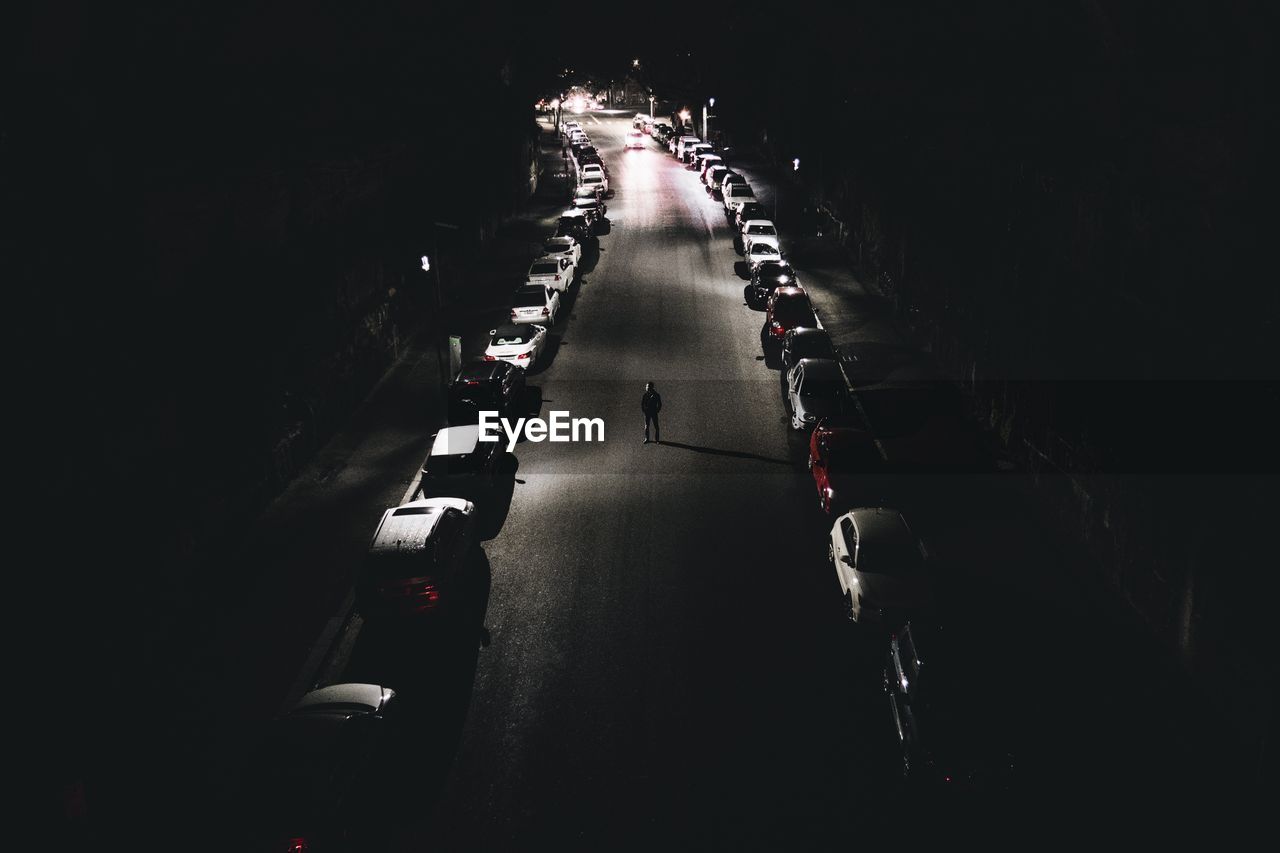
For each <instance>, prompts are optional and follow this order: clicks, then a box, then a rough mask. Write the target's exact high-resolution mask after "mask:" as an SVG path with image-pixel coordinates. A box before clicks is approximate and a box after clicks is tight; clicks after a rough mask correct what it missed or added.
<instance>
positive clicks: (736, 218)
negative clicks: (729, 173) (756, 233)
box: [733, 175, 772, 231]
mask: <svg viewBox="0 0 1280 853" xmlns="http://www.w3.org/2000/svg"><path fill="white" fill-rule="evenodd" d="M739 177H741V175H739ZM753 219H772V217H770V216H769V211H767V210H765V209H764V205H763V204H761V203H760V202H758V201H747V202H743V203H742V205H740V206H739V207H738V209H737V211H736V212H735V213H734V214H733V227H734V228H737V229H738V230H739V231H741V230H742V223H744V222H750V221H751V220H753Z"/></svg>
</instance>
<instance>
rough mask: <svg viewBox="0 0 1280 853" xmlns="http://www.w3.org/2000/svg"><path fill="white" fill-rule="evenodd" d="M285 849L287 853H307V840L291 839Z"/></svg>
mask: <svg viewBox="0 0 1280 853" xmlns="http://www.w3.org/2000/svg"><path fill="white" fill-rule="evenodd" d="M284 849H285V853H307V839H305V838H290V839H289V841H288V844H287V846H286V847H285V848H284Z"/></svg>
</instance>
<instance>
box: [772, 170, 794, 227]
mask: <svg viewBox="0 0 1280 853" xmlns="http://www.w3.org/2000/svg"><path fill="white" fill-rule="evenodd" d="M791 171H793V172H798V171H800V158H799V157H796V158H794V159H792V161H791ZM782 180H783V178H782V175H781V174H779V175H778V186H777V188H776V189H775V190H774V192H773V224H774V227H777V225H778V198H779V197H780V196H781V195H782Z"/></svg>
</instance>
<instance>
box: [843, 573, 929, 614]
mask: <svg viewBox="0 0 1280 853" xmlns="http://www.w3.org/2000/svg"><path fill="white" fill-rule="evenodd" d="M858 587H859V591H860V593H861V595H862V597H863V598H864V599H865V600H866V601H867V603H869V604H871V605H872V606H874V607H879V608H894V609H905V608H916V607H925V606H927V605H928V604H929V603H930V601H931V598H932V596H931V591H930V587H929V582H928V581H927V580H926V579H925V578H923V577H894V576H893V575H877V574H871V573H864V572H858Z"/></svg>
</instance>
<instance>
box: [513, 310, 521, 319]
mask: <svg viewBox="0 0 1280 853" xmlns="http://www.w3.org/2000/svg"><path fill="white" fill-rule="evenodd" d="M518 316H520V315H519V314H517V313H516V309H514V308H512V309H511V319H512V320H514V319H515V318H516V317H518Z"/></svg>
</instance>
